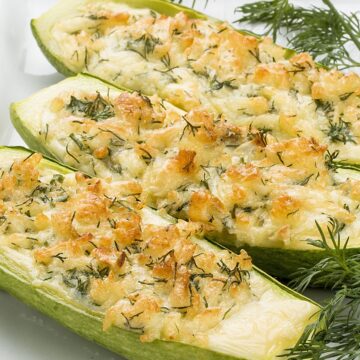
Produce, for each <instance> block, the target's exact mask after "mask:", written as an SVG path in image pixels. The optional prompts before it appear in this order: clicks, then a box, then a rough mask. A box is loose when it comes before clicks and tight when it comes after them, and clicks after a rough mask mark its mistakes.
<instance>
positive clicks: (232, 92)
mask: <svg viewBox="0 0 360 360" xmlns="http://www.w3.org/2000/svg"><path fill="white" fill-rule="evenodd" d="M87 6H91V7H90V8H88V7H87ZM124 6H125V8H124ZM102 7H104V8H102ZM127 12H129V13H130V14H131V16H130V15H129V16H130V20H128V18H127ZM136 12H138V13H136ZM180 12H184V13H185V14H187V15H188V16H189V17H190V20H189V19H184V18H182V15H179V13H180ZM124 14H125V15H124ZM177 14H178V17H176V15H177ZM161 15H166V16H170V18H169V19H166V18H164V17H162V16H161ZM174 16H175V17H174ZM191 18H192V19H199V21H202V20H204V21H203V22H201V23H190V22H191V21H192V20H191ZM144 19H145V20H144ZM154 22H155V25H154ZM184 24H185V25H184ZM32 29H33V33H34V36H35V38H36V39H37V41H38V44H39V46H40V47H41V48H42V50H43V52H44V54H45V55H46V56H47V57H48V59H49V60H50V62H52V63H53V64H54V66H55V67H56V68H57V69H58V70H59V71H60V72H62V73H64V74H65V75H73V74H75V73H80V72H86V73H89V74H91V75H94V76H97V77H99V78H102V79H104V80H106V81H108V82H111V83H113V84H115V85H116V86H123V87H126V88H129V89H132V90H136V91H140V92H142V93H144V94H147V95H154V94H157V95H159V96H160V97H161V98H163V99H164V100H167V101H169V102H170V103H172V104H174V105H176V106H178V107H180V108H182V109H184V110H186V111H190V110H192V109H198V108H201V109H205V110H207V111H209V112H211V113H214V114H215V116H222V117H224V118H225V119H227V120H228V121H230V122H232V123H234V124H236V125H239V126H253V127H256V128H258V129H262V131H264V132H266V133H268V134H271V135H273V136H274V137H275V138H276V139H280V140H283V139H296V137H297V136H304V137H308V138H312V139H315V141H316V142H317V143H320V144H321V145H323V146H327V150H328V164H329V166H331V167H332V168H334V169H338V168H347V169H353V170H357V171H359V169H360V166H359V162H360V160H359V159H360V145H359V144H358V143H357V140H356V139H357V138H359V134H360V132H359V129H358V128H357V126H356V121H357V118H358V117H359V116H360V110H359V109H360V99H359V97H358V96H356V94H358V93H359V89H360V77H359V76H358V75H357V74H354V73H352V74H351V73H350V74H343V73H341V72H339V71H335V70H331V71H329V70H325V69H323V68H320V66H319V65H318V64H316V63H315V62H314V61H313V59H312V58H311V56H310V55H309V54H306V53H301V54H296V55H294V52H291V51H289V50H285V49H284V48H282V47H280V46H278V45H274V44H272V43H271V42H270V41H269V39H266V38H265V39H259V38H257V37H254V36H244V35H243V34H241V35H240V34H239V32H237V30H234V29H233V28H232V27H231V26H230V25H227V24H226V23H224V22H220V21H219V20H216V19H213V18H210V17H206V16H205V15H203V14H201V13H199V12H197V11H195V10H192V9H187V8H184V7H182V6H179V5H176V4H171V3H169V2H167V1H163V0H150V1H146V2H145V1H143V0H134V1H129V0H99V1H88V0H77V1H71V0H63V1H60V2H59V3H58V4H57V5H55V6H54V7H53V8H51V9H50V10H49V11H48V12H47V13H45V14H43V15H42V16H41V17H39V18H38V19H35V20H33V21H32ZM178 29H180V30H178ZM240 33H242V32H241V31H240Z"/></svg>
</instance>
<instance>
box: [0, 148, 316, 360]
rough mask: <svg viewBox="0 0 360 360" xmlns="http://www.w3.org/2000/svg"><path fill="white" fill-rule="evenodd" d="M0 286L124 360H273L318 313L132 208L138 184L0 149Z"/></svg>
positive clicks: (187, 230) (189, 233) (225, 254)
mask: <svg viewBox="0 0 360 360" xmlns="http://www.w3.org/2000/svg"><path fill="white" fill-rule="evenodd" d="M0 169H1V178H0V202H1V217H0V220H1V223H0V287H2V288H3V289H5V290H6V291H8V292H9V293H11V294H13V295H15V296H17V297H18V298H20V299H21V300H23V301H24V302H26V303H28V304H30V305H32V306H34V307H35V308H37V309H39V310H40V311H42V312H44V313H46V314H48V315H50V316H52V317H54V318H55V319H57V320H59V321H60V322H61V323H62V324H64V325H65V326H67V327H69V328H70V329H72V330H74V331H75V332H77V333H79V334H80V335H83V336H84V337H86V338H88V339H91V340H94V341H96V342H98V343H100V344H102V345H104V346H106V347H107V348H109V349H111V350H113V351H115V352H117V353H119V354H122V355H124V356H126V357H128V358H129V359H154V358H156V359H164V360H165V359H185V358H186V357H194V358H196V359H214V360H217V359H229V360H230V359H249V360H254V359H274V358H275V357H276V356H277V355H280V354H282V353H283V351H284V350H285V349H287V348H289V347H291V346H293V345H294V344H295V343H296V341H297V340H298V338H299V337H300V336H301V334H302V332H303V330H304V328H305V327H306V325H307V324H309V323H311V322H312V321H315V318H316V312H317V311H318V310H319V307H318V306H317V305H316V304H315V303H313V302H311V301H310V300H308V299H306V298H304V297H302V296H301V295H299V294H297V293H295V292H293V291H291V290H290V289H288V288H286V287H284V286H283V285H281V284H279V283H277V282H276V281H275V280H274V279H272V278H270V277H269V276H268V275H266V274H265V273H263V272H261V271H259V270H258V269H256V268H255V267H253V266H252V263H251V258H250V257H249V256H248V255H247V254H246V252H245V251H242V252H241V253H240V254H239V255H237V254H235V253H232V252H230V251H229V250H223V249H221V248H219V247H217V246H215V245H212V244H210V243H208V242H207V241H205V240H202V239H201V232H202V228H201V226H199V225H197V224H193V223H188V222H185V221H178V222H176V223H175V222H174V221H173V219H172V218H169V217H168V216H167V215H166V214H165V215H163V214H162V213H161V212H158V213H157V212H155V211H153V210H151V209H149V208H147V207H145V206H144V205H142V203H141V202H140V200H139V198H138V196H139V192H140V189H139V186H138V184H137V183H136V182H134V181H113V182H109V181H106V180H101V179H97V178H89V177H88V176H86V175H84V174H83V173H75V172H73V171H71V170H70V169H69V168H65V167H63V166H60V165H59V164H57V163H54V162H52V161H49V160H46V159H43V158H42V156H41V155H40V154H38V153H33V152H29V151H28V150H26V149H23V148H1V149H0Z"/></svg>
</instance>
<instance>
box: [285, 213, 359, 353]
mask: <svg viewBox="0 0 360 360" xmlns="http://www.w3.org/2000/svg"><path fill="white" fill-rule="evenodd" d="M316 226H317V229H318V231H319V234H320V239H319V240H309V243H311V245H313V246H314V247H317V248H318V249H321V251H324V252H325V255H326V256H325V257H324V258H323V259H322V260H321V261H319V262H318V263H317V264H316V265H314V266H313V267H311V268H302V269H299V270H298V271H297V272H296V273H295V274H294V280H293V281H292V283H291V284H292V285H293V286H294V288H295V289H296V290H298V291H304V290H305V289H306V288H307V287H308V286H309V285H311V286H320V285H321V286H325V287H327V288H330V289H332V290H336V293H335V295H334V296H333V297H332V298H330V300H328V301H327V303H326V304H325V306H324V307H323V308H322V309H321V310H320V311H319V313H318V314H317V315H318V318H317V321H315V322H314V323H313V324H311V325H309V326H308V327H307V328H306V329H305V331H304V333H303V335H302V336H301V338H300V339H299V341H298V342H297V344H296V345H295V346H294V347H293V348H292V349H288V350H287V352H286V354H284V356H286V357H287V358H288V359H293V360H296V359H321V360H323V359H324V360H325V359H354V360H355V359H358V358H359V357H360V341H359V336H360V323H359V321H358V316H359V315H360V254H356V253H351V252H349V249H348V248H347V246H348V242H349V238H347V239H346V240H342V239H341V230H342V229H343V225H342V224H341V223H339V222H338V221H337V220H336V219H334V218H330V220H329V225H328V226H327V229H326V232H324V231H323V229H322V228H321V227H320V225H319V224H318V223H317V222H316ZM326 234H327V236H326Z"/></svg>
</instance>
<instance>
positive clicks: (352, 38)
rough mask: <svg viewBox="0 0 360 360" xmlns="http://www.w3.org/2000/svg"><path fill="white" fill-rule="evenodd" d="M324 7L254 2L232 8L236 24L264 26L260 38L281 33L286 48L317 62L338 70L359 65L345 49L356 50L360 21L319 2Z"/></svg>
mask: <svg viewBox="0 0 360 360" xmlns="http://www.w3.org/2000/svg"><path fill="white" fill-rule="evenodd" d="M322 1H323V3H324V5H325V8H321V7H316V6H313V7H311V8H303V7H297V6H294V5H293V4H291V3H290V2H289V0H269V1H258V2H254V3H249V4H245V5H242V6H239V7H237V8H236V9H235V12H237V13H241V14H242V17H241V18H240V19H238V20H237V21H236V22H238V23H246V22H247V23H250V24H257V23H262V24H265V25H266V31H265V34H264V35H269V34H271V35H272V37H273V39H274V41H275V40H276V38H277V36H278V35H279V34H280V33H281V31H283V32H284V33H285V35H286V37H287V39H288V41H289V45H290V47H292V48H293V49H294V50H295V51H298V52H303V51H307V52H309V53H310V54H311V55H312V56H313V57H314V58H315V59H316V60H317V61H319V62H321V63H322V64H324V65H327V66H337V67H339V68H341V69H346V68H350V67H357V66H360V62H359V61H358V60H356V59H354V58H353V56H351V55H350V53H349V51H348V48H349V46H354V47H355V48H356V49H358V50H359V51H360V40H359V37H360V19H359V17H358V15H357V13H350V14H349V15H347V14H345V13H343V12H340V11H338V10H336V8H335V7H334V5H333V4H332V3H331V1H330V0H322Z"/></svg>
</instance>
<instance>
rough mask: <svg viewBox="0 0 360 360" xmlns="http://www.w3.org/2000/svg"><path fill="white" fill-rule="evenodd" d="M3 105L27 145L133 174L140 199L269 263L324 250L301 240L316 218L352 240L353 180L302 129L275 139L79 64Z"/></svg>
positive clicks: (111, 174)
mask: <svg viewBox="0 0 360 360" xmlns="http://www.w3.org/2000/svg"><path fill="white" fill-rule="evenodd" d="M11 116H12V119H13V123H14V125H15V127H16V128H17V130H18V131H19V133H20V134H21V135H22V137H23V138H24V140H25V141H26V142H27V143H28V145H29V146H31V147H32V148H34V149H36V150H38V151H43V152H44V153H46V154H49V155H51V156H52V157H54V158H56V159H58V160H60V161H62V162H63V163H66V164H67V165H70V166H72V167H76V168H78V169H80V170H82V171H84V172H85V173H88V174H89V175H92V176H98V177H101V178H104V179H114V180H121V181H133V182H136V184H137V186H138V188H137V189H134V190H133V194H134V195H136V194H137V196H138V197H139V199H141V201H142V202H144V203H145V204H146V205H148V206H150V207H152V208H156V209H161V210H162V211H163V212H166V213H168V214H170V215H171V216H174V217H175V218H178V219H185V220H191V221H192V222H196V223H199V224H201V225H202V227H203V231H204V233H205V234H206V237H207V238H208V239H215V240H216V241H217V242H220V243H222V244H223V245H225V246H226V247H228V248H231V249H235V250H237V251H238V250H239V249H241V248H245V249H247V250H248V251H249V253H250V255H251V256H252V257H253V259H254V262H255V263H256V264H257V265H259V266H261V267H262V268H263V269H265V270H266V271H268V272H270V273H271V274H273V275H277V276H280V277H288V276H290V275H291V274H292V273H293V272H294V271H296V270H297V269H298V268H299V267H303V266H311V265H314V264H315V263H317V262H318V261H319V260H320V259H321V258H322V257H323V256H324V252H323V251H322V250H320V249H314V247H313V246H311V245H310V244H309V243H308V240H309V239H312V240H316V239H318V237H319V233H318V229H317V226H316V223H315V221H317V222H318V223H319V225H320V226H321V227H323V228H324V229H325V228H326V226H327V225H328V222H329V219H331V220H332V221H333V224H334V226H335V225H336V227H337V228H336V229H337V233H339V234H340V235H341V238H342V239H344V240H346V239H347V237H349V238H350V240H349V243H348V248H349V251H350V252H357V251H358V249H359V241H358V240H357V239H359V236H358V235H359V234H358V230H357V229H358V224H359V218H360V213H359V208H358V194H357V192H356V191H355V190H354V189H356V188H357V187H358V186H359V181H358V180H356V179H355V177H354V176H353V172H352V171H350V170H347V172H345V170H343V173H341V174H340V173H339V172H337V171H335V169H332V168H329V166H328V164H327V154H326V146H324V145H321V144H318V143H317V142H316V141H315V140H314V139H312V138H307V137H301V136H299V137H297V138H296V139H290V140H280V141H279V140H277V139H276V138H275V137H273V136H272V135H271V134H269V133H268V132H266V131H265V130H264V129H256V128H255V127H254V126H242V127H240V126H235V125H234V124H231V123H229V122H227V121H225V120H224V119H223V118H221V117H218V118H216V117H214V116H212V115H211V114H209V113H207V112H206V111H200V110H194V111H191V112H188V113H186V112H184V111H182V110H179V109H178V108H176V107H174V106H172V105H170V104H169V103H167V102H165V101H162V100H161V99H159V98H157V97H151V98H148V97H146V96H144V95H140V94H138V93H129V92H127V91H125V90H120V89H118V88H115V87H113V86H111V85H109V84H107V83H104V82H102V81H100V80H98V79H95V78H93V77H91V76H88V75H78V76H77V77H74V78H68V79H66V80H64V81H62V82H60V83H59V84H57V85H54V86H51V87H49V88H47V89H44V90H42V91H40V92H39V93H37V94H35V95H33V96H32V97H30V98H29V99H27V100H24V101H21V102H19V103H16V104H13V105H12V107H11ZM351 177H353V178H351Z"/></svg>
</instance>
